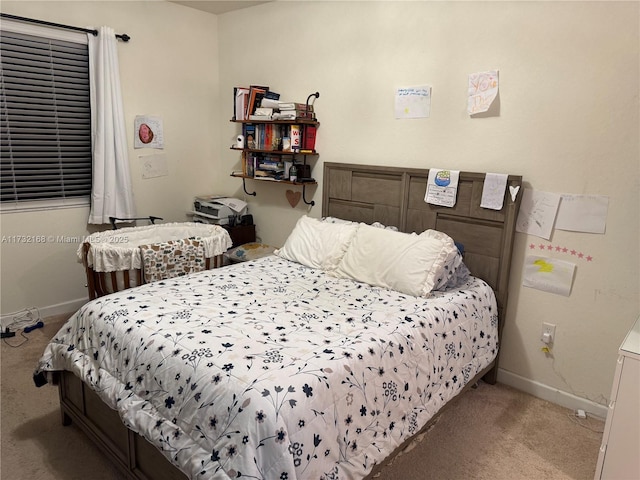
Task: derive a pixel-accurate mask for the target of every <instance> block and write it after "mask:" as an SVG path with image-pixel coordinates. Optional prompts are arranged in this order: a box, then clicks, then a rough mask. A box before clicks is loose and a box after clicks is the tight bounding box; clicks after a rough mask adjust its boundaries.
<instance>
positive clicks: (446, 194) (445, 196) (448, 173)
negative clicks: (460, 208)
mask: <svg viewBox="0 0 640 480" xmlns="http://www.w3.org/2000/svg"><path fill="white" fill-rule="evenodd" d="M459 178H460V171H459V170H444V169H438V168H430V169H429V178H428V179H427V191H426V192H425V195H424V201H425V202H427V203H431V204H433V205H440V206H443V207H453V206H454V205H455V204H456V197H457V195H458V180H459Z"/></svg>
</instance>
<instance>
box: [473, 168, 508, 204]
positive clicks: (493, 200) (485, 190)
mask: <svg viewBox="0 0 640 480" xmlns="http://www.w3.org/2000/svg"><path fill="white" fill-rule="evenodd" d="M508 177H509V176H508V175H507V174H505V173H487V174H486V175H485V177H484V186H483V187H482V199H481V201H480V206H481V207H482V208H490V209H492V210H501V209H502V205H503V204H504V194H505V192H506V190H507V179H508ZM514 201H515V200H514Z"/></svg>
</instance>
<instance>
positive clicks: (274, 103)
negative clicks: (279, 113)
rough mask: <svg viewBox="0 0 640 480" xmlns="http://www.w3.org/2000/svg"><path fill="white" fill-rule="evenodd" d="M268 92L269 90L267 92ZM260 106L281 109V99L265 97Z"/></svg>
mask: <svg viewBox="0 0 640 480" xmlns="http://www.w3.org/2000/svg"><path fill="white" fill-rule="evenodd" d="M267 93H268V92H267ZM260 106H261V107H263V108H273V109H274V110H279V109H280V101H279V100H277V99H274V98H269V97H266V96H265V97H264V98H263V99H262V101H261V102H260Z"/></svg>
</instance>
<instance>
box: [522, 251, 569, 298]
mask: <svg viewBox="0 0 640 480" xmlns="http://www.w3.org/2000/svg"><path fill="white" fill-rule="evenodd" d="M575 270H576V264H575V263H571V262H565V261H563V260H557V259H555V258H548V257H538V256H535V255H528V256H527V258H526V259H525V264H524V274H523V278H522V285H523V286H525V287H530V288H536V289H538V290H542V291H545V292H549V293H555V294H558V295H564V296H565V297H568V296H569V295H570V294H571V286H572V285H573V276H574V273H575Z"/></svg>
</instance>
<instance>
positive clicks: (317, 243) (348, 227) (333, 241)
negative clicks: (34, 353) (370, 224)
mask: <svg viewBox="0 0 640 480" xmlns="http://www.w3.org/2000/svg"><path fill="white" fill-rule="evenodd" d="M359 226H360V225H359V224H357V223H354V224H346V223H327V222H322V221H320V220H318V219H315V218H311V217H308V216H306V215H305V216H303V217H300V219H299V220H298V222H297V223H296V226H295V227H294V229H293V231H292V232H291V235H289V238H287V241H286V242H285V244H284V246H283V247H282V248H281V249H279V250H276V251H275V252H274V253H275V254H276V255H278V256H279V257H282V258H285V259H287V260H291V261H293V262H298V263H301V264H303V265H306V266H308V267H311V268H321V269H323V270H334V269H335V268H336V267H337V266H338V264H339V263H340V260H341V259H342V257H343V255H344V253H345V252H346V250H347V247H348V245H349V243H350V242H351V239H352V238H353V236H354V234H355V233H356V231H357V230H358V228H359Z"/></svg>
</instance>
